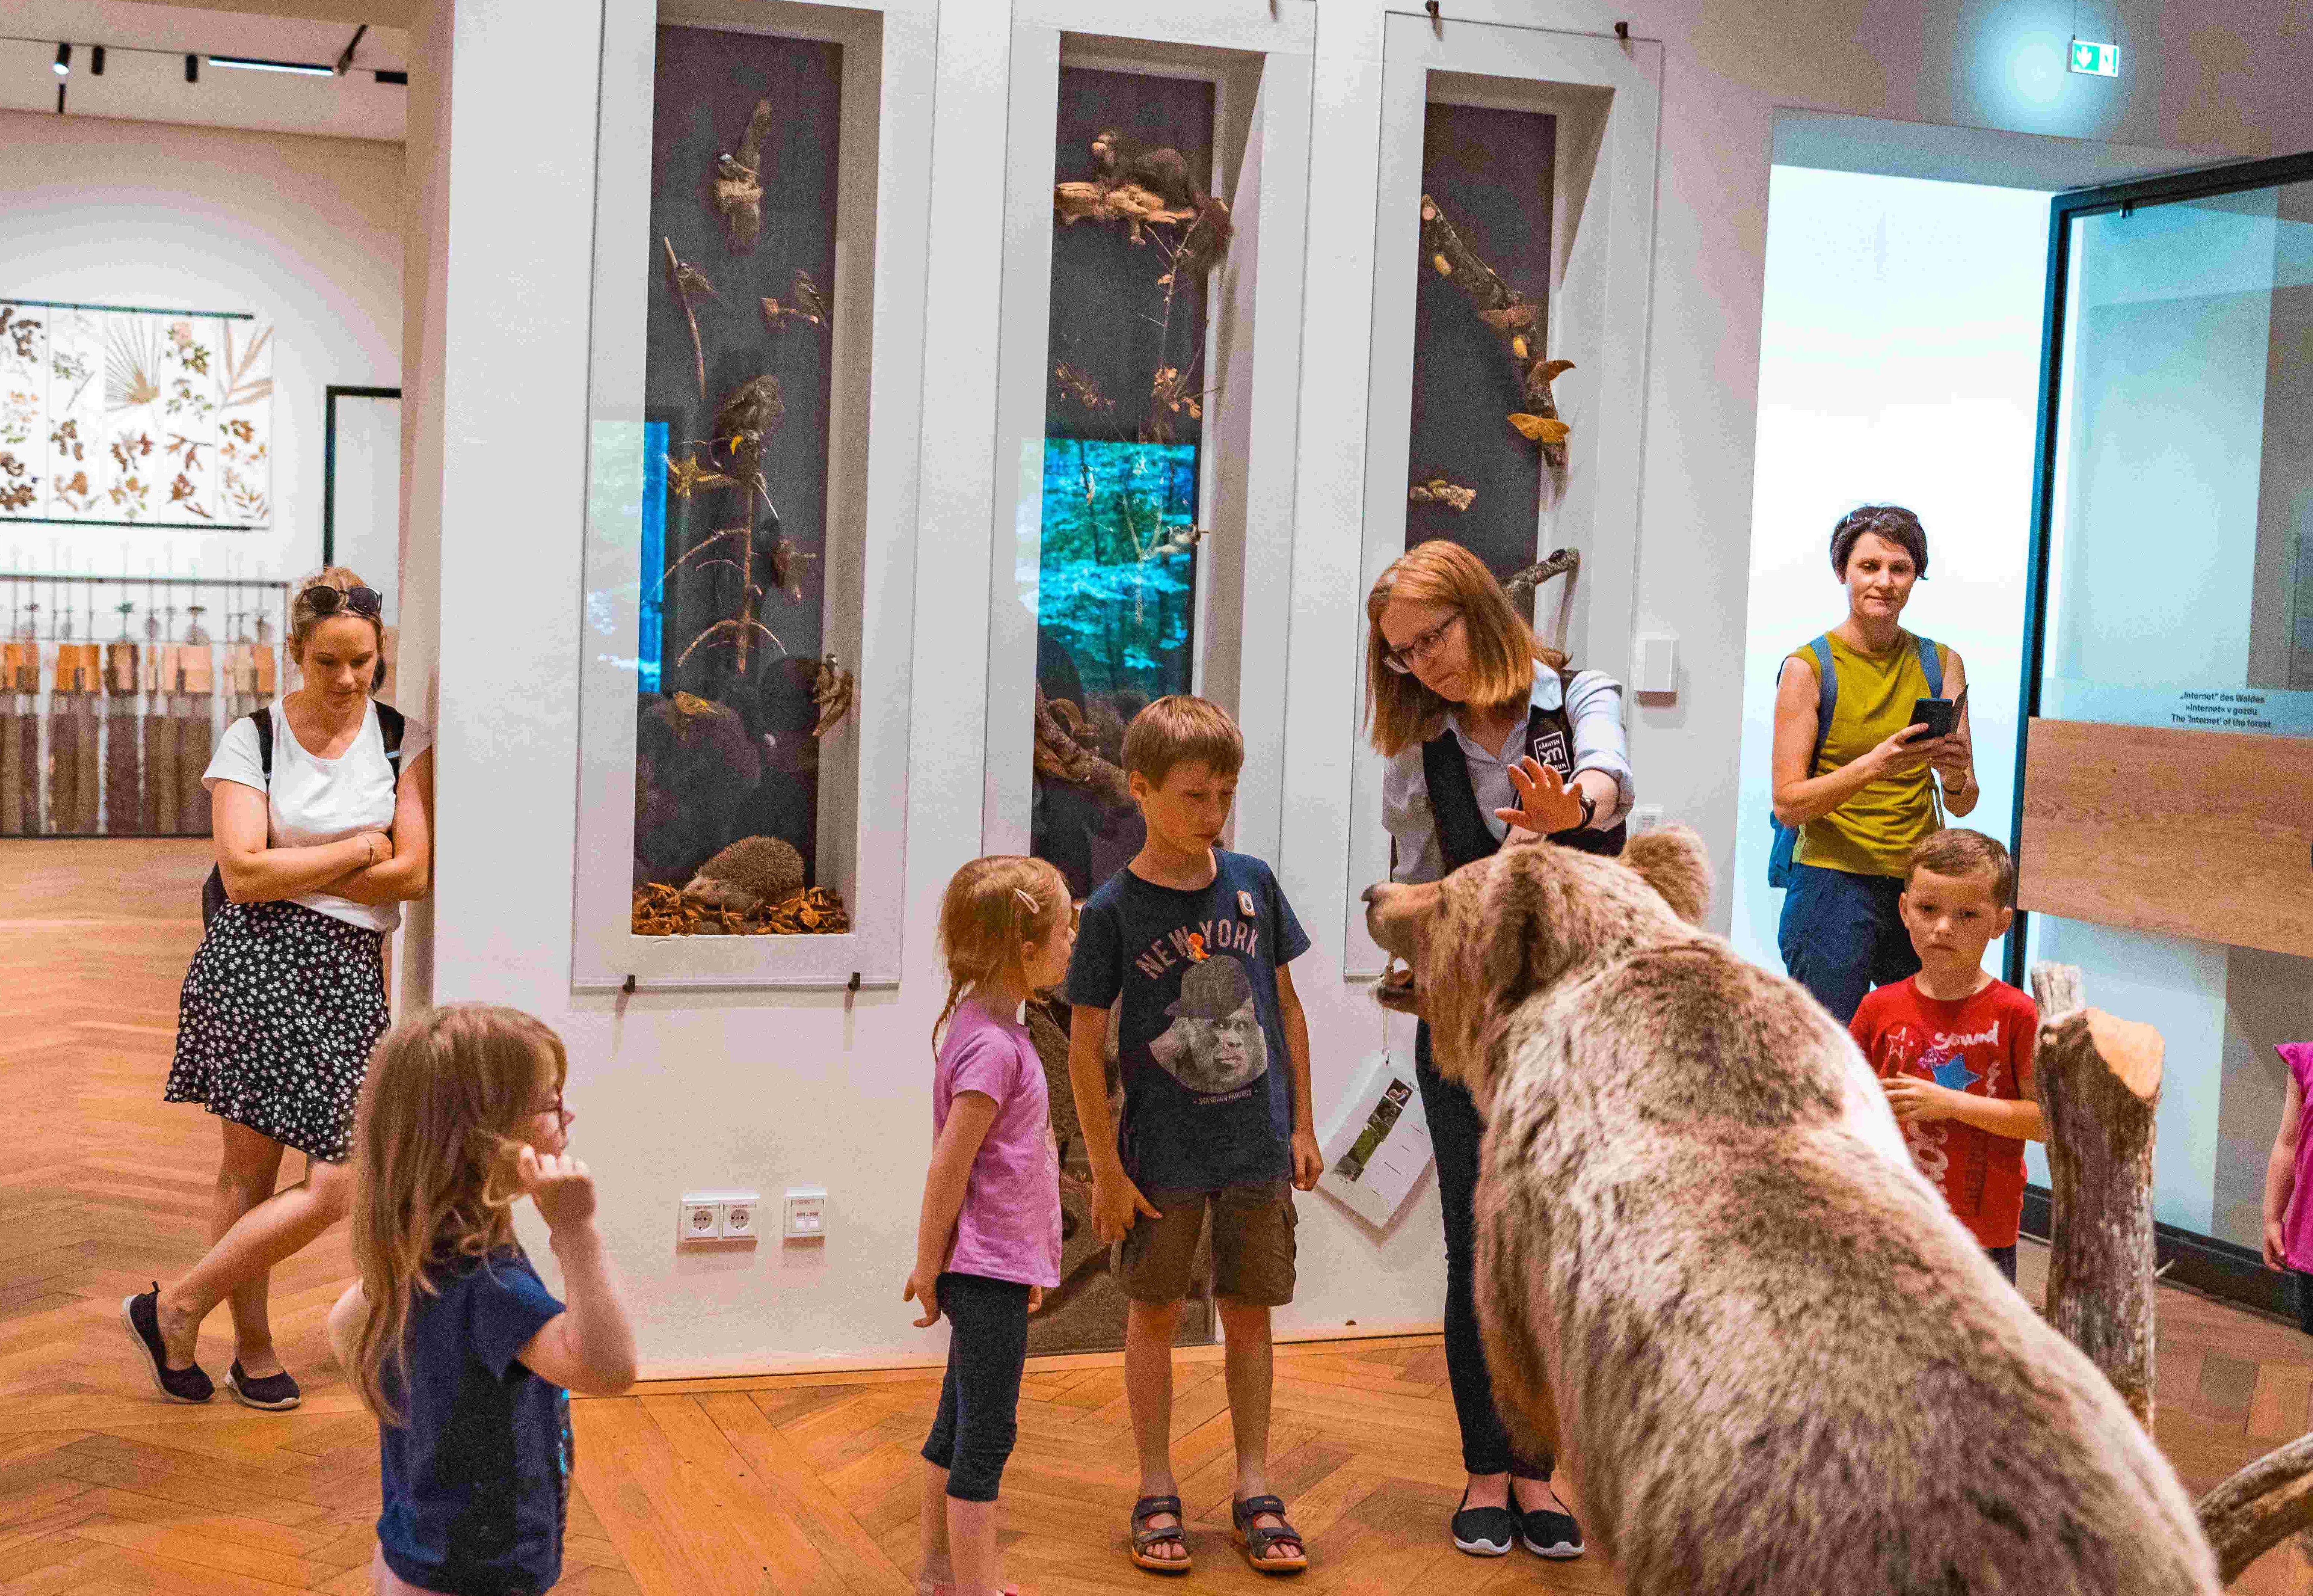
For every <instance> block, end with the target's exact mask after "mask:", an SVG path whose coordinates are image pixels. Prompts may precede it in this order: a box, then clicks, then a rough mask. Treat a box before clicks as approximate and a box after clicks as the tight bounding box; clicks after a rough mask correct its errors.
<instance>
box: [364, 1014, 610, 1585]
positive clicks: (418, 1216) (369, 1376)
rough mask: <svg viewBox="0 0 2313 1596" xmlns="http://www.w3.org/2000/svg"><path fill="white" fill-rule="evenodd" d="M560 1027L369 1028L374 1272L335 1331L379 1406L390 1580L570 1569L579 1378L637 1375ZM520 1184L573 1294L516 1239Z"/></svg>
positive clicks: (527, 1577) (531, 1579)
mask: <svg viewBox="0 0 2313 1596" xmlns="http://www.w3.org/2000/svg"><path fill="white" fill-rule="evenodd" d="M567 1074H568V1061H567V1057H566V1056H565V1054H564V1052H563V1048H562V1039H561V1038H559V1037H558V1036H556V1035H555V1034H554V1032H553V1031H552V1030H549V1029H548V1028H547V1027H546V1026H545V1025H543V1024H541V1022H538V1021H537V1020H534V1019H532V1017H531V1016H530V1015H528V1014H524V1013H520V1012H518V1011H516V1010H514V1009H506V1008H493V1007H488V1006H486V1005H482V1004H466V1005H460V1006H456V1007H452V1008H444V1009H435V1011H433V1012H432V1013H429V1014H427V1015H426V1016H424V1017H423V1018H421V1019H418V1020H413V1021H410V1022H408V1023H406V1024H404V1025H401V1026H399V1027H397V1028H396V1029H395V1030H393V1032H392V1033H391V1035H389V1036H388V1037H387V1038H386V1039H385V1040H384V1041H383V1043H381V1044H380V1045H379V1047H378V1049H377V1057H376V1058H375V1059H374V1061H373V1063H372V1064H371V1066H370V1072H369V1080H368V1083H367V1085H366V1087H365V1089H364V1092H363V1094H362V1112H361V1120H360V1132H359V1147H358V1151H357V1152H356V1157H355V1163H354V1179H353V1187H354V1193H353V1244H354V1263H355V1266H356V1268H357V1269H358V1270H359V1272H360V1278H359V1279H357V1280H356V1282H355V1283H354V1285H351V1286H350V1287H348V1288H347V1291H346V1293H345V1295H344V1296H342V1297H340V1298H339V1299H338V1303H337V1306H336V1307H335V1308H333V1309H332V1310H330V1344H331V1346H334V1347H335V1348H336V1349H337V1354H338V1361H339V1364H341V1365H343V1367H344V1368H345V1370H346V1372H347V1375H348V1376H349V1377H350V1378H351V1379H352V1381H353V1383H354V1386H355V1389H356V1390H358V1391H359V1392H360V1394H361V1399H362V1401H363V1403H364V1404H365V1406H366V1407H368V1408H369V1409H370V1411H371V1412H372V1413H374V1414H375V1415H376V1416H377V1421H378V1439H379V1445H378V1451H379V1456H380V1461H381V1465H382V1468H381V1473H382V1476H383V1489H382V1495H383V1511H381V1512H380V1513H379V1514H378V1520H377V1541H378V1549H377V1553H376V1557H375V1558H374V1561H373V1563H372V1565H371V1576H372V1579H373V1581H374V1587H373V1588H374V1590H375V1591H376V1592H377V1593H378V1596H466V1593H467V1592H525V1593H527V1592H540V1591H544V1590H546V1589H548V1588H549V1587H550V1586H551V1585H553V1583H555V1581H556V1580H558V1579H559V1578H560V1577H561V1573H562V1538H563V1530H564V1526H565V1523H566V1521H567V1516H568V1508H569V1503H570V1470H571V1463H572V1451H571V1437H570V1397H569V1393H570V1392H572V1391H578V1392H581V1393H582V1394H585V1395H587V1396H595V1397H614V1396H617V1395H618V1394H619V1393H620V1392H621V1391H623V1390H626V1389H627V1388H628V1387H629V1385H631V1384H632V1383H634V1378H635V1342H634V1333H633V1331H632V1330H631V1329H629V1326H628V1323H627V1316H626V1311H625V1309H624V1308H623V1307H622V1306H621V1305H620V1302H619V1296H618V1292H617V1289H616V1287H615V1285H613V1283H612V1281H611V1270H610V1263H609V1259H608V1258H607V1257H606V1256H605V1254H604V1251H603V1248H602V1236H601V1234H600V1233H599V1232H597V1231H596V1230H595V1228H594V1177H593V1175H592V1174H591V1173H589V1172H588V1171H587V1168H586V1165H585V1163H584V1162H581V1161H580V1160H578V1159H576V1158H574V1157H572V1156H571V1155H570V1152H569V1141H570V1125H571V1122H572V1120H574V1119H575V1118H576V1115H574V1114H573V1113H571V1111H570V1110H569V1109H568V1107H567V1105H566V1104H565V1102H564V1101H563V1088H564V1082H565V1077H566V1076H567ZM525 1197H526V1198H528V1199H529V1200H530V1201H531V1203H532V1204H533V1205H534V1206H536V1207H537V1209H538V1214H539V1217H540V1218H541V1219H543V1220H544V1221H545V1222H546V1226H547V1230H548V1232H549V1234H550V1237H551V1242H550V1244H551V1245H552V1247H553V1249H554V1255H555V1258H556V1259H557V1260H558V1262H559V1263H560V1264H561V1266H562V1283H563V1290H564V1292H565V1293H567V1296H568V1299H569V1301H568V1303H567V1306H566V1305H565V1304H564V1303H563V1302H560V1301H558V1300H557V1299H556V1297H555V1296H554V1294H553V1293H550V1292H549V1291H548V1290H547V1289H546V1285H545V1284H544V1282H542V1281H541V1280H540V1278H539V1276H538V1271H537V1270H536V1269H535V1268H534V1267H532V1264H531V1261H530V1258H529V1257H528V1255H526V1254H525V1253H524V1252H523V1250H522V1247H521V1244H520V1243H518V1242H517V1241H515V1240H514V1204H515V1203H517V1202H519V1201H521V1200H523V1198H525Z"/></svg>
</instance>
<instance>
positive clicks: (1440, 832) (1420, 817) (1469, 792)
mask: <svg viewBox="0 0 2313 1596" xmlns="http://www.w3.org/2000/svg"><path fill="white" fill-rule="evenodd" d="M1366 622H1367V626H1366V716H1367V727H1368V732H1369V733H1370V735H1371V736H1372V739H1373V745H1374V747H1375V748H1376V749H1377V750H1379V751H1380V752H1381V753H1382V755H1383V756H1384V757H1385V758H1386V759H1388V760H1389V767H1388V769H1387V771H1386V772H1385V774H1384V776H1383V777H1382V823H1383V824H1384V825H1385V826H1386V827H1387V828H1388V829H1389V835H1390V841H1391V845H1392V848H1391V852H1392V863H1391V868H1390V878H1391V879H1392V880H1393V881H1436V880H1437V879H1438V877H1440V876H1442V875H1445V874H1446V873H1448V872H1450V871H1454V870H1457V869H1459V868H1461V866H1463V865H1464V864H1469V863H1471V862H1472V861H1473V860H1475V859H1482V858H1486V857H1488V856H1490V855H1493V854H1495V853H1497V852H1499V850H1500V849H1501V848H1503V847H1505V846H1511V845H1515V844H1519V843H1532V842H1536V841H1541V840H1547V841H1549V842H1552V843H1555V844H1557V845H1559V846H1562V847H1575V848H1580V849H1582V850H1583V851H1585V852H1586V853H1598V854H1619V853H1621V852H1622V849H1623V816H1624V815H1626V814H1628V813H1629V812H1630V809H1631V802H1632V799H1633V796H1634V789H1633V788H1632V786H1631V762H1630V752H1629V747H1628V744H1627V741H1626V740H1625V738H1624V735H1623V686H1622V683H1620V682H1618V681H1616V680H1614V678H1613V677H1611V676H1607V675H1605V673H1603V672H1601V671H1579V672H1574V671H1568V670H1567V669H1566V664H1567V662H1566V656H1565V655H1563V654H1561V653H1559V652H1558V651H1557V650H1555V649H1552V648H1550V647H1547V646H1545V645H1543V644H1542V643H1540V642H1538V641H1537V640H1536V639H1535V636H1534V632H1533V630H1532V628H1530V627H1528V626H1527V625H1526V621H1525V620H1524V619H1523V618H1521V617H1520V616H1519V615H1518V613H1517V610H1516V609H1513V608H1512V607H1511V605H1510V601H1509V599H1508V596H1507V595H1506V594H1504V592H1502V589H1501V585H1500V583H1498V582H1497V581H1496V580H1495V579H1494V575H1493V573H1492V572H1491V571H1489V570H1487V569H1486V566H1485V562H1483V561H1482V560H1481V559H1479V558H1478V557H1477V556H1476V555H1474V554H1472V553H1471V552H1470V551H1469V550H1468V549H1466V548H1462V547H1461V546H1460V545H1458V544H1455V543H1449V542H1446V541H1444V540H1442V539H1435V540H1432V541H1430V542H1427V543H1421V544H1418V545H1416V546H1415V547H1414V548H1412V549H1409V550H1408V551H1407V552H1406V553H1405V554H1404V555H1403V557H1401V558H1399V559H1398V560H1397V561H1396V562H1395V563H1394V565H1392V566H1390V567H1389V569H1388V570H1386V571H1385V572H1383V573H1382V574H1381V579H1380V580H1379V581H1377V582H1376V583H1374V585H1373V591H1372V592H1369V593H1368V594H1367V595H1366ZM1414 1079H1415V1082H1416V1083H1417V1084H1418V1085H1419V1086H1420V1089H1421V1105H1422V1109H1423V1111H1424V1113H1425V1114H1426V1116H1427V1117H1428V1119H1429V1137H1430V1142H1431V1144H1432V1146H1433V1148H1434V1150H1435V1151H1436V1153H1437V1157H1438V1201H1439V1203H1440V1204H1441V1206H1443V1207H1444V1209H1445V1219H1446V1370H1447V1377H1448V1379H1449V1380H1450V1381H1451V1383H1452V1386H1453V1390H1454V1410H1455V1414H1456V1416H1457V1417H1458V1418H1459V1419H1460V1421H1461V1429H1462V1466H1463V1467H1464V1469H1467V1470H1468V1471H1469V1476H1470V1480H1469V1486H1468V1488H1467V1489H1466V1490H1465V1491H1464V1493H1463V1496H1462V1504H1461V1506H1460V1508H1459V1509H1458V1510H1457V1511H1456V1513H1455V1514H1454V1518H1453V1521H1452V1525H1451V1533H1452V1535H1453V1538H1454V1544H1455V1545H1456V1547H1458V1548H1461V1549H1462V1550H1463V1551H1464V1552H1467V1553H1469V1554H1470V1555H1471V1556H1473V1557H1503V1556H1505V1555H1507V1554H1508V1551H1509V1549H1510V1542H1511V1541H1512V1540H1513V1539H1517V1540H1519V1541H1522V1542H1524V1543H1525V1545H1526V1549H1527V1550H1529V1551H1531V1552H1533V1553H1535V1555H1537V1556H1539V1557H1579V1556H1580V1555H1581V1552H1582V1530H1581V1527H1580V1526H1579V1524H1577V1523H1576V1522H1575V1520H1574V1517H1573V1515H1572V1514H1570V1513H1568V1512H1567V1511H1566V1506H1565V1504H1564V1503H1563V1502H1561V1501H1560V1500H1559V1497H1558V1495H1557V1493H1556V1492H1554V1491H1553V1490H1552V1488H1551V1486H1550V1477H1551V1472H1552V1460H1551V1459H1550V1458H1548V1457H1546V1456H1545V1457H1539V1458H1522V1457H1520V1456H1518V1455H1517V1453H1516V1452H1515V1451H1513V1450H1512V1448H1511V1445H1510V1440H1509V1435H1508V1432H1507V1431H1505V1430H1504V1428H1503V1427H1502V1421H1501V1417H1500V1416H1499V1414H1498V1413H1497V1412H1496V1411H1495V1408H1494V1394H1493V1382H1492V1381H1491V1378H1490V1377H1489V1375H1488V1374H1487V1372H1486V1354H1485V1347H1484V1345H1483V1344H1482V1341H1481V1340H1480V1338H1479V1333H1478V1316H1477V1309H1476V1305H1475V1302H1474V1299H1473V1294H1472V1288H1471V1278H1470V1276H1471V1266H1472V1263H1473V1258H1474V1253H1475V1245H1476V1244H1475V1241H1474V1240H1473V1217H1472V1202H1473V1198H1474V1197H1475V1194H1476V1190H1477V1184H1478V1144H1479V1140H1480V1138H1481V1136H1482V1133H1483V1131H1484V1128H1485V1127H1484V1124H1483V1122H1482V1120H1481V1119H1480V1118H1479V1117H1478V1109H1477V1105H1476V1104H1475V1103H1474V1102H1473V1101H1471V1098H1470V1093H1469V1092H1468V1091H1467V1090H1466V1089H1464V1088H1463V1087H1461V1086H1457V1085H1456V1084H1454V1083H1451V1082H1449V1081H1447V1080H1446V1079H1444V1078H1443V1077H1442V1076H1440V1075H1439V1074H1438V1072H1437V1070H1436V1069H1435V1068H1434V1067H1432V1065H1431V1064H1430V1059H1429V1026H1428V1025H1426V1024H1425V1025H1423V1026H1421V1027H1420V1029H1419V1030H1417V1031H1416V1032H1415V1039H1414Z"/></svg>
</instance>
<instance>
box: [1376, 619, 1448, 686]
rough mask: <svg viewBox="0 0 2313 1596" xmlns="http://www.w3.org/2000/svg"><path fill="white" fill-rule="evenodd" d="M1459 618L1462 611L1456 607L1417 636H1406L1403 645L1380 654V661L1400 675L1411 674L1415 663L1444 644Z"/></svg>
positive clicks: (1425, 660)
mask: <svg viewBox="0 0 2313 1596" xmlns="http://www.w3.org/2000/svg"><path fill="white" fill-rule="evenodd" d="M1461 618H1462V612H1461V611H1460V610H1458V609H1456V611H1455V612H1454V613H1453V614H1451V615H1449V616H1447V618H1445V619H1444V620H1441V621H1439V622H1438V624H1437V625H1436V626H1434V627H1430V628H1429V630H1428V631H1426V632H1423V633H1421V634H1420V635H1419V636H1413V637H1409V638H1407V639H1406V641H1405V644H1404V645H1403V647H1399V648H1393V649H1391V650H1390V651H1389V652H1388V653H1385V654H1384V655H1382V657H1381V662H1382V663H1383V664H1385V665H1387V666H1388V667H1389V668H1390V669H1391V670H1393V671H1396V672H1397V673H1398V674H1399V675H1400V676H1408V675H1411V674H1412V671H1413V667H1414V666H1415V665H1416V664H1419V663H1423V662H1427V661H1429V658H1430V657H1431V656H1432V655H1434V654H1435V653H1437V652H1438V650H1439V649H1441V648H1443V647H1444V646H1445V645H1446V634H1447V632H1449V631H1451V630H1452V629H1453V628H1454V626H1455V624H1456V622H1458V621H1459V620H1460V619H1461Z"/></svg>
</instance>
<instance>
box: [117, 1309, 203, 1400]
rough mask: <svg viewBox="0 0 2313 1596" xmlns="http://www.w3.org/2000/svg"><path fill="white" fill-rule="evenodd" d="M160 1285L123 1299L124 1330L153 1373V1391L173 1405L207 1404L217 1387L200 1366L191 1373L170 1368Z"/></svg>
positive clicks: (122, 1326) (121, 1320)
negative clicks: (162, 1319) (162, 1337)
mask: <svg viewBox="0 0 2313 1596" xmlns="http://www.w3.org/2000/svg"><path fill="white" fill-rule="evenodd" d="M160 1302H161V1283H160V1282H159V1281H157V1280H155V1281H154V1283H153V1289H152V1290H151V1291H140V1292H138V1293H136V1295H135V1296H130V1297H123V1298H121V1299H120V1323H121V1328H122V1329H126V1330H127V1331H128V1339H129V1342H130V1344H131V1345H133V1346H135V1347H136V1350H137V1352H138V1353H139V1354H141V1355H143V1357H144V1359H145V1366H146V1367H147V1368H149V1369H151V1370H152V1371H153V1389H154V1390H156V1391H159V1392H160V1393H161V1394H162V1395H163V1396H164V1397H166V1398H168V1399H169V1400H170V1401H171V1402H206V1401H207V1400H208V1399H210V1398H211V1397H213V1396H215V1394H216V1387H215V1386H214V1385H212V1384H210V1383H209V1377H208V1376H207V1375H206V1374H204V1373H202V1372H201V1368H200V1365H199V1364H194V1365H193V1366H192V1367H191V1368H189V1369H171V1367H169V1352H168V1348H167V1347H165V1346H163V1345H162V1343H161V1311H160Z"/></svg>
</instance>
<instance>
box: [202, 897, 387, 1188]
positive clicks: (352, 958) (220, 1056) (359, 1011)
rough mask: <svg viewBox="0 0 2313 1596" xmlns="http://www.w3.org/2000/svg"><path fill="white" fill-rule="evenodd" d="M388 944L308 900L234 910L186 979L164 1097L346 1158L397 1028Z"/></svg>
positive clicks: (314, 1153) (331, 1157) (227, 910)
mask: <svg viewBox="0 0 2313 1596" xmlns="http://www.w3.org/2000/svg"><path fill="white" fill-rule="evenodd" d="M384 946H385V937H384V935H383V933H380V932H376V931H372V930H369V929H368V928H366V927H365V926H360V925H347V923H346V922H345V921H343V920H339V919H333V918H331V917H330V916H328V915H325V914H321V913H320V912H319V911H318V910H314V909H310V908H306V907H305V906H304V905H303V904H300V903H286V902H282V903H228V904H226V905H225V906H224V908H222V909H220V910H218V911H217V916H216V918H215V920H213V921H211V922H210V924H209V928H208V934H207V935H206V936H204V937H203V938H202V939H201V945H200V948H199V950H198V951H197V952H195V953H194V954H193V965H192V968H191V969H189V970H188V971H186V972H185V989H184V994H183V995H182V996H181V997H180V999H179V1000H178V1005H177V1057H176V1062H175V1063H174V1064H172V1065H171V1066H170V1069H169V1084H168V1088H167V1090H166V1091H164V1092H163V1093H162V1094H161V1095H162V1099H163V1101H166V1102H172V1103H201V1104H203V1105H205V1106H206V1107H207V1109H208V1111H209V1112H210V1113H212V1114H216V1115H221V1116H223V1117H224V1118H227V1119H230V1120H233V1122H234V1123H236V1124H239V1125H245V1126H247V1127H249V1128H250V1129H251V1130H253V1131H257V1132H259V1134H260V1135H263V1136H271V1137H272V1138H273V1139H274V1140H275V1141H277V1142H280V1143H282V1144H285V1145H287V1146H291V1147H295V1149H297V1151H298V1152H300V1153H304V1154H305V1155H306V1156H307V1157H309V1158H318V1159H320V1160H321V1162H324V1163H343V1162H346V1160H347V1158H349V1157H351V1156H352V1153H353V1138H354V1105H355V1103H356V1101H358V1100H359V1098H360V1096H361V1087H362V1079H363V1077H364V1076H365V1075H366V1074H368V1073H369V1056H370V1049H371V1048H374V1047H376V1046H377V1039H378V1038H380V1037H382V1036H383V1035H384V1034H385V1030H386V1027H387V1025H388V1024H389V1023H390V1022H391V1021H390V1016H389V1015H388V1014H387V1012H386V1006H385V960H384Z"/></svg>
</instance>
